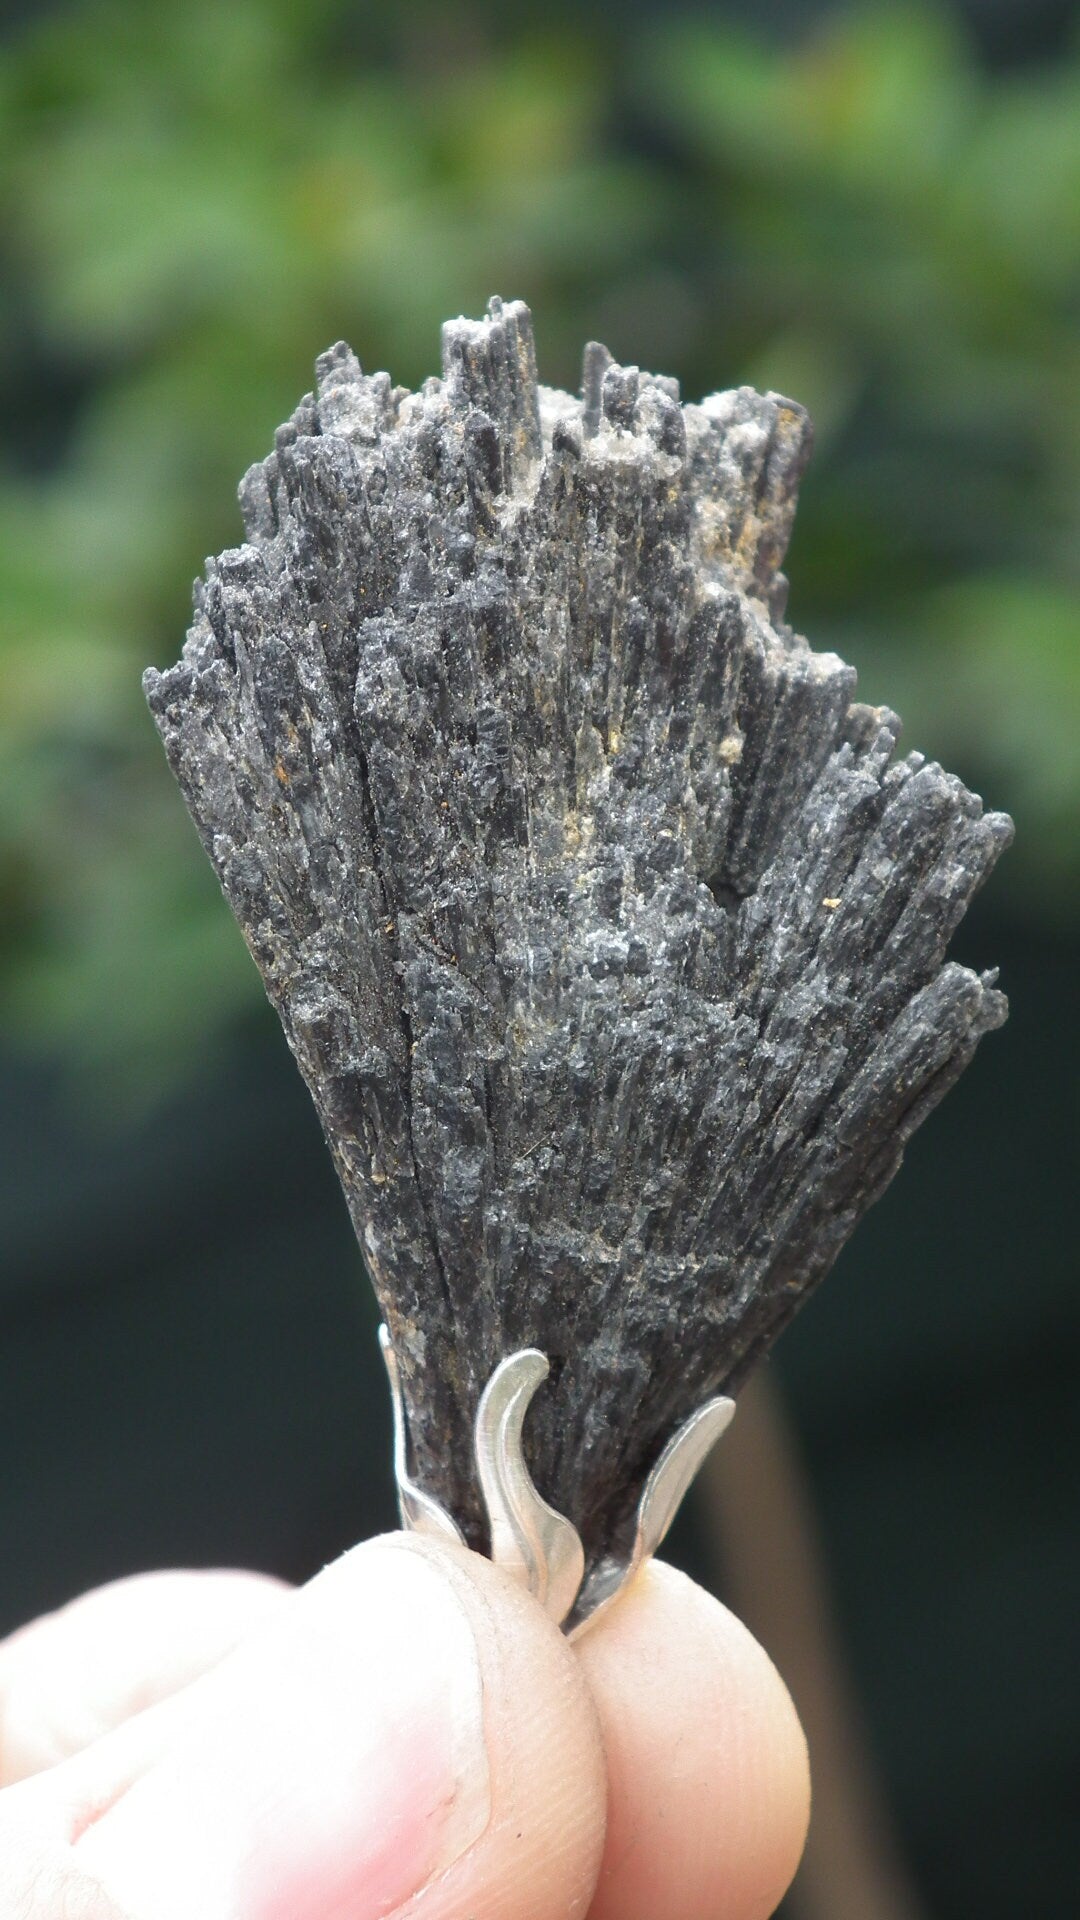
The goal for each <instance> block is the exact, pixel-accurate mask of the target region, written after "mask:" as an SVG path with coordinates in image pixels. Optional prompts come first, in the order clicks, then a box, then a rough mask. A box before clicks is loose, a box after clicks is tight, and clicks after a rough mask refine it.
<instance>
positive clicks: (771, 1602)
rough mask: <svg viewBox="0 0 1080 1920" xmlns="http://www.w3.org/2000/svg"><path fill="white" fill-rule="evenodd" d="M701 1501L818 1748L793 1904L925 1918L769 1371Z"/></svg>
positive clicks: (707, 1525) (702, 1485)
mask: <svg viewBox="0 0 1080 1920" xmlns="http://www.w3.org/2000/svg"><path fill="white" fill-rule="evenodd" d="M697 1499H698V1511H699V1515H700V1518H701V1520H702V1522H703V1524H704V1529H705V1533H706V1540H707V1543H708V1545H709V1546H710V1548H711V1550H712V1555H713V1557H714V1559H715V1561H716V1562H717V1565H718V1571H719V1569H720V1567H721V1566H722V1571H723V1582H722V1584H723V1591H724V1594H725V1597H726V1598H727V1599H729V1600H730V1601H731V1604H732V1606H733V1607H734V1608H735V1611H736V1612H737V1613H738V1614H739V1615H740V1616H741V1617H742V1619H743V1620H745V1622H746V1624H747V1626H748V1627H749V1628H750V1629H751V1631H752V1632H753V1633H754V1634H755V1635H756V1636H757V1638H758V1639H759V1640H760V1641H761V1642H762V1643H763V1645H764V1646H765V1647H766V1648H767V1650H768V1652H769V1653H770V1655H771V1656H772V1658H773V1659H774V1660H775V1661H776V1664H777V1666H778V1667H779V1669H780V1672H781V1673H782V1674H783V1676H784V1679H785V1681H786V1682H787V1685H788V1688H789V1689H790V1692H791V1695H792V1698H793V1700H794V1702H795V1705H796V1707H797V1709H798V1712H799V1715H800V1717H801V1719H802V1723H803V1727H804V1729H805V1732H806V1736H807V1741H808V1744H809V1747H810V1752H811V1754H812V1755H813V1811H812V1814H811V1820H810V1834H809V1838H808V1840H807V1845H806V1852H805V1854H804V1856H803V1861H802V1865H801V1867H800V1868H799V1872H798V1875H797V1877H796V1880H795V1884H794V1887H793V1888H792V1891H791V1893H790V1894H789V1896H788V1902H787V1903H786V1904H785V1912H787V1911H788V1908H789V1907H790V1912H791V1914H792V1920H922V1915H923V1908H922V1904H921V1902H920V1901H919V1899H918V1896H917V1895H916V1892H915V1889H914V1887H913V1886H912V1885H911V1883H910V1880H909V1876H908V1873H907V1869H906V1867H905V1866H904V1863H903V1861H902V1859H901V1856H900V1853H899V1850H898V1847H897V1843H896V1839H895V1835H894V1832H893V1826H892V1820H891V1817H890V1814H889V1811H888V1808H887V1806H886V1804H885V1800H884V1796H883V1793H882V1789H881V1785H880V1782H879V1780H878V1776H877V1770H876V1767H875V1765H874V1762H873V1759H872V1758H871V1755H870V1752H869V1749H868V1747H867V1743H866V1739H865V1735H864V1733H863V1729H862V1725H861V1719H860V1714H859V1710H858V1707H857V1705H856V1701H855V1694H854V1689H853V1687H852V1684H851V1681H850V1678H849V1675H848V1672H847V1668H846V1663H845V1660H844V1657H843V1653H842V1651H841V1648H840V1644H839V1642H838V1640H837V1636H836V1630H835V1627H834V1624H833V1620H832V1613H831V1608H830V1604H829V1597H828V1582H827V1577H826V1574H825V1568H824V1561H823V1557H822V1553H821V1549H820V1545H819V1542H818V1538H817V1532H816V1528H815V1525H814V1518H813V1502H812V1496H811V1493H810V1489H809V1487H808V1485H807V1484H806V1480H805V1477H804V1475H803V1472H802V1468H801V1465H800V1462H799V1458H798V1453H797V1450H796V1447H795V1444H794V1441H793V1439H792V1436H791V1435H790V1433H789V1431H788V1426H787V1421H786V1418H785V1415H784V1410H783V1406H782V1403H781V1400H780V1397H779V1394H778V1392H777V1389H776V1387H775V1386H774V1385H773V1384H772V1382H771V1380H770V1378H769V1377H768V1376H767V1375H766V1374H765V1373H764V1372H761V1371H759V1372H758V1373H757V1374H756V1375H755V1377H754V1378H753V1379H752V1380H751V1381H750V1382H749V1384H748V1385H747V1386H746V1387H744V1388H743V1390H742V1392H741V1394H740V1395H739V1406H738V1418H737V1419H736V1420H735V1422H734V1424H733V1426H732V1429H731V1432H730V1434H729V1435H728V1436H727V1438H726V1439H725V1441H724V1443H723V1445H722V1446H720V1447H717V1449H716V1451H715V1452H714V1453H713V1455H712V1456H711V1458H710V1459H709V1461H708V1463H707V1464H706V1466H705V1468H704V1469H703V1471H702V1473H701V1476H700V1479H699V1482H698V1495H697Z"/></svg>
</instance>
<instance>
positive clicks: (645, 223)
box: [0, 0, 1080, 1079]
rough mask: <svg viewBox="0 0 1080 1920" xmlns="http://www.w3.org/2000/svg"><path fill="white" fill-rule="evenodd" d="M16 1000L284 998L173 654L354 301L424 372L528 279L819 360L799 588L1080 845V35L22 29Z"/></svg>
mask: <svg viewBox="0 0 1080 1920" xmlns="http://www.w3.org/2000/svg"><path fill="white" fill-rule="evenodd" d="M0 265H2V267H3V291H2V293H0V393H2V403H3V407H4V411H5V413H6V415H7V418H8V421H9V434H8V444H7V449H6V453H5V456H4V462H3V466H2V467H0V676H2V687H0V907H2V931H0V969H2V973H0V979H2V1011H3V1015H4V1017H5V1019H6V1021H7V1022H8V1023H9V1025H10V1024H11V1023H14V1024H15V1026H16V1028H17V1030H18V1031H20V1032H21V1033H23V1034H24V1035H28V1036H35V1037H39V1038H46V1039H58V1040H61V1041H62V1043H63V1045H64V1046H65V1049H66V1050H67V1051H68V1052H69V1053H72V1054H75V1055H78V1056H80V1057H81V1058H82V1059H83V1060H84V1061H85V1062H86V1063H87V1064H89V1065H92V1066H96V1065H101V1064H104V1063H106V1062H115V1061H116V1060H117V1059H118V1058H119V1059H123V1060H125V1061H126V1062H128V1063H129V1064H130V1063H134V1066H135V1068H136V1070H138V1071H140V1072H143V1073H145V1074H146V1075H147V1077H148V1078H149V1079H153V1078H154V1077H155V1076H157V1075H159V1074H160V1072H161V1069H162V1066H163V1064H164V1062H165V1061H166V1059H167V1058H169V1057H171V1058H172V1059H173V1060H192V1059H194V1058H197V1057H198V1054H199V1053H200V1052H201V1051H205V1050H208V1049H209V1048H211V1047H212V1046H213V1043H214V1040H215V1036H216V1035H217V1034H218V1033H219V1032H220V1030H221V1027H222V1025H223V1023H227V1022H228V1021H229V1020H231V1019H232V1018H234V1017H235V1015H236V1014H237V1012H238V1011H239V1010H240V1009H242V1008H244V1007H246V1006H250V1005H251V1004H252V1003H253V1001H254V1000H256V999H257V997H258V991H259V990H258V986H257V981H256V976H255V972H254V969H253V968H252V967H251V966H250V963H249V962H248V960H247V958H246V955H245V953H244V950H243V947H242V944H241V942H240V940H239V937H238V936H237V934H236V933H235V930H234V928H233V926H232V922H231V920H230V917H229V915H228V912H227V910H226V908H225V906H224V904H223V903H222V902H221V900H220V899H219V897H218V895H217V891H216V886H215V883H214V880H213V877H212V875H211V873H210V870H209V867H208V865H207V863H206V861H205V860H204V858H203V856H202V854H201V852H200V851H199V849H198V846H197V843H196V840H195V836H194V833H193V832H192V831H191V829H190V827H189V825H188V823H187V820H186V816H185V814H184V811H183V808H182V804H181V802H180V799H179V796H178V795H177V793H176V790H175V788H174V786H173V783H172V780H171V778H170V776H169V774H168V772H167V770H166V767H165V763H164V759H163V757H162V755H161V752H160V749H159V747H158V744H157V740H156V736H155V734H154V733H153V729H152V727H151V725H150V722H149V719H148V717H147V715H146V713H145V710H144V708H143V704H142V699H141V694H140V690H139V674H140V670H141V668H142V666H143V665H144V664H146V663H147V662H150V661H153V662H155V663H156V664H159V665H160V664H164V663H166V662H168V661H170V660H172V659H173V658H174V657H175V655H176V653H177V651H178V648H179V645H180V641H181V638H182V631H183V626H184V623H185V608H186V600H187V583H188V580H189V577H190V575H191V573H192V572H193V571H194V568H195V566H196V565H197V564H198V563H199V561H200V559H201V556H202V555H203V554H205V553H207V552H210V551H213V550H216V549H217V548H219V547H221V546H223V545H227V544H229V543H230V542H232V541H235V539H236V538H237V537H238V533H239V518H238V514H237V511H236V509H235V506H234V504H233V495H234V488H235V484H236V481H237V479H238V478H239V475H240V473H241V472H242V471H243V469H244V468H245V467H246V466H247V465H248V463H249V462H250V461H252V460H253V459H256V458H258V457H260V456H261V455H262V454H263V453H265V452H266V451H267V449H268V447H269V445H270V442H271V437H272V433H273V429H274V427H275V426H276V424H277V423H278V421H279V420H280V419H281V418H283V417H284V416H285V415H286V414H287V413H288V412H289V411H290V410H291V408H292V406H293V405H294V403H295V401H296V400H297V398H298V397H299V395H300V394H301V392H303V390H304V388H305V387H306V386H307V385H308V384H309V381H310V369H311V362H312V360H313V357H314V355H315V353H316V352H317V351H319V350H320V349H321V348H322V347H324V346H325V345H327V344H328V343H329V342H330V341H331V340H333V339H335V338H337V337H339V336H341V335H344V336H346V337H347V338H348V339H349V340H350V341H351V343H352V344H353V345H354V346H355V348H356V349H357V351H358V352H359V354H360V357H361V359H362V361H363V362H364V364H365V365H368V366H375V365H379V366H388V367H389V368H390V369H391V371H392V373H393V375H394V377H395V378H396V379H400V380H404V381H407V382H409V383H410V384H415V383H416V382H417V381H418V380H420V379H422V378H423V377H424V375H425V374H426V373H428V372H430V371H432V370H433V369H434V366H435V364H436V355H437V346H438V327H439V323H440V321H441V320H442V319H443V318H445V317H446V316H447V315H448V314H452V313H457V312H477V311H479V310H480V309H481V308H482V306H483V303H484V301H485V299H486V298H487V296H488V294H489V293H491V292H493V291H499V292H501V293H504V294H506V295H508V296H510V295H515V296H516V295H522V296H523V297H524V298H526V299H528V300H529V302H530V303H531V305H532V307H533V310H534V315H535V319H536V324H537V332H538V339H539V349H540V358H541V372H542V376H543V377H544V378H546V379H548V380H549V381H551V382H553V383H559V384H565V383H569V384H571V385H575V384H576V380H577V366H576V362H577V354H578V351H579V348H580V345H581V343H582V342H583V341H584V340H585V339H586V338H589V337H593V336H598V337H600V338H604V339H606V340H607V342H608V344H609V345H610V346H611V348H612V350H613V351H614V352H615V354H616V355H617V356H618V357H619V358H620V359H623V360H624V361H637V362H639V363H640V364H643V365H647V366H651V367H653V368H655V369H657V370H660V371H665V372H675V373H678V374H679V375H680V376H681V378H682V380H683V383H684V390H685V391H686V392H687V393H688V394H689V395H691V396H693V397H697V396H698V395H699V394H700V393H701V392H703V391H708V390H710V389H712V388H715V387H717V386H726V385H733V384H736V383H738V382H740V381H744V380H750V381H753V382H755V383H757V384H764V385H769V386H773V387H777V388H779V389H781V390H783V391H786V392H789V393H791V394H793V395H794V396H795V397H796V398H798V399H801V400H803V401H805V402H806V403H807V404H808V405H809V406H810V408H811V410H812V412H813V414H814V416H815V419H816V422H817V427H818V445H819V451H818V456H817V458H816V460H815V463H814V465H813V467H812V468H811V472H810V476H809V478H808V481H807V483H806V486H805V489H804V498H803V505H802V508H801V511H800V520H799V526H798V530H797V533H796V537H795V542H794V545H793V549H792V554H791V559H790V569H789V570H790V572H791V575H792V580H793V590H792V601H791V613H792V617H793V619H794V620H795V622H796V624H798V625H799V626H800V627H802V628H803V629H804V630H805V631H807V632H809V634H810V636H811V638H812V639H813V641H814V643H815V644H816V645H819V646H825V645H836V646H837V647H838V648H840V650H842V651H845V652H846V653H847V654H848V655H849V657H851V658H852V659H854V660H855V662H856V664H857V665H858V666H859V667H860V670H861V675H862V684H863V691H864V693H865V694H866V695H867V696H868V697H869V698H871V699H874V700H881V701H884V702H886V703H887V704H889V705H893V706H896V707H898V708H899V710H900V711H901V712H902V713H903V714H904V716H905V719H906V721H907V737H908V739H909V741H910V743H911V744H912V745H916V744H917V745H919V746H921V747H923V748H924V749H927V750H929V751H931V752H933V753H935V754H938V755H940V756H941V757H942V758H943V759H945V760H946V761H947V762H949V763H950V764H951V765H953V766H955V767H956V768H957V769H958V770H959V771H960V772H961V773H963V774H964V775H965V777H966V778H968V779H969V780H970V781H972V782H974V783H976V784H984V785H985V787H986V789H987V791H988V793H989V794H990V796H991V797H992V799H993V801H994V803H995V804H998V805H1005V806H1011V807H1012V809H1013V810H1014V812H1015V813H1016V815H1017V817H1018V825H1019V827H1020V835H1019V839H1018V844H1017V847H1016V848H1015V849H1014V851H1013V852H1012V853H1011V854H1010V856H1009V858H1008V860H1007V861H1006V863H1005V867H1004V870H1003V873H1002V876H1001V878H1000V879H999V880H997V881H995V883H994V884H995V888H997V889H998V895H999V898H1000V899H1001V900H1003V901H1004V900H1010V901H1011V902H1012V903H1013V904H1014V906H1016V908H1017V909H1018V910H1022V911H1024V912H1028V913H1039V914H1044V915H1045V914H1049V915H1054V916H1057V917H1061V916H1062V915H1065V914H1068V913H1072V912H1074V910H1075V900H1076V896H1077V887H1076V882H1077V878H1078V873H1080V750H1078V746H1077V741H1078V739H1080V578H1078V568H1077V539H1076V534H1077V518H1078V507H1080V431H1078V429H1080V364H1078V362H1080V337H1078V331H1077V308H1078V299H1077V296H1078V291H1080V271H1078V268H1080V60H1074V61H1073V62H1072V63H1071V64H1068V65H1066V66H1061V65H1059V66H1057V67H1056V68H1054V69H1053V70H1047V71H1044V72H1032V71H1025V72H1023V73H1022V74H1019V75H1005V76H989V75H987V74H985V73H984V72H982V71H980V69H979V67H978V65H977V63H976V61H975V59H974V57H973V55H972V53H971V51H970V49H969V48H968V47H967V46H966V45H965V43H964V41H963V39H962V37H961V35H960V34H959V31H958V29H957V28H956V26H955V23H954V22H953V21H952V19H951V16H950V15H949V14H947V13H944V12H942V11H941V10H940V9H937V10H932V11H927V10H925V9H922V8H914V9H913V8H910V7H896V6H890V7H887V8H885V9H883V10H877V9H866V8H860V9H859V10H858V11H856V12H853V13H850V14H846V15H838V16H835V17H833V18H831V19H830V20H828V21H827V22H826V23H825V24H824V26H820V27H818V28H817V29H816V30H815V31H814V32H813V34H812V35H811V36H810V37H808V38H807V39H806V40H805V41H804V42H803V43H802V44H800V45H798V46H797V47H795V48H786V49H785V48H781V47H778V46H775V45H769V44H767V43H765V42H756V41H754V40H753V39H750V38H748V37H747V36H746V35H745V34H744V33H742V32H740V31H737V30H736V29H734V28H733V27H731V26H730V25H722V24H718V23H716V22H715V21H713V22H710V23H707V24H702V23H701V22H700V21H698V22H696V23H695V22H692V21H689V20H680V19H678V18H677V17H675V16H671V17H670V18H669V19H668V23H667V24H666V25H665V26H664V27H663V28H662V29H660V30H659V31H658V30H656V29H655V27H653V28H649V29H646V28H644V27H643V28H641V29H635V28H634V27H633V24H632V22H629V21H628V22H627V23H625V24H624V28H623V30H622V31H621V33H620V35H619V36H617V37H614V36H612V35H611V34H610V33H607V34H605V35H603V36H602V37H601V36H600V35H599V32H598V33H597V36H596V37H595V38H593V37H591V36H590V33H589V31H588V29H587V26H586V25H583V24H582V21H581V19H580V18H579V19H578V21H577V23H576V24H574V23H564V24H562V25H560V24H558V23H557V22H554V23H553V21H552V20H549V21H548V24H547V25H546V26H545V27H543V28H538V27H535V26H529V27H521V28H519V29H518V30H517V31H509V32H508V31H507V28H506V22H505V17H502V18H501V20H495V19H493V18H489V16H488V15H487V14H486V13H485V11H484V9H483V7H482V6H477V7H475V8H473V9H472V10H469V9H465V10H463V11H460V12H455V13H452V14H451V13H449V12H448V11H447V10H446V9H439V8H427V9H425V8H424V7H422V6H420V5H410V4H408V0H405V4H403V6H402V7H401V8H400V9H399V10H398V14H397V15H396V16H394V17H392V18H389V19H388V18H387V14H386V10H382V9H378V10H376V9H371V8H365V7H363V6H360V7H358V6H357V5H356V4H351V5H349V4H346V0H230V4H229V5H228V6H227V7H222V6H220V5H218V4H217V3H216V0H188V3H187V4H186V5H185V6H184V7H183V8H153V9H151V8H145V7H143V6H142V5H141V4H140V3H139V0H103V3H102V4H88V5H83V6H75V5H70V4H69V5H67V6H61V7H59V8H54V9H53V11H52V12H51V14H50V15H49V16H48V17H47V18H45V19H44V20H42V21H39V22H37V23H35V24H31V25H29V26H28V27H26V28H24V29H22V30H21V31H20V32H19V33H18V34H16V35H15V36H13V37H12V38H10V39H9V40H8V42H7V44H6V45H5V46H4V47H3V48H2V49H0Z"/></svg>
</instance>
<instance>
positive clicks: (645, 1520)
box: [570, 1395, 735, 1640]
mask: <svg viewBox="0 0 1080 1920" xmlns="http://www.w3.org/2000/svg"><path fill="white" fill-rule="evenodd" d="M734 1413H735V1402H734V1400H729V1399H727V1398H726V1397H725V1396H723V1395H721V1396H718V1397H717V1398H716V1399H715V1400H706V1402H705V1404H704V1406H701V1407H699V1408H698V1410H697V1412H696V1413H692V1414H691V1416H690V1418H689V1420H687V1421H685V1422H684V1424H683V1425H682V1426H681V1427H680V1428H679V1430H678V1432H677V1433H676V1434H674V1435H673V1437H672V1438H671V1439H670V1440H669V1441H668V1443H667V1446H666V1447H665V1448H664V1451H663V1453H662V1454H661V1455H660V1458H659V1460H658V1461H657V1463H656V1465H655V1467H654V1468H653V1470H652V1472H651V1473H650V1475H649V1477H648V1479H647V1481H646V1482H645V1488H644V1491H643V1493H642V1496H641V1500H640V1502H639V1503H638V1511H637V1529H636V1532H635V1534H634V1545H633V1548H632V1550H631V1554H630V1558H629V1560H628V1561H627V1562H626V1563H625V1565H622V1564H620V1563H619V1562H618V1561H617V1560H606V1561H604V1563H603V1564H602V1565H601V1566H600V1567H598V1568H597V1569H596V1572H595V1573H594V1574H593V1575H592V1578H591V1579H590V1581H589V1583H588V1586H587V1587H586V1589H585V1592H584V1594H583V1595H582V1617H581V1618H580V1619H579V1620H578V1621H577V1622H576V1624H575V1625H574V1627H573V1628H572V1629H571V1633H570V1638H571V1639H572V1640H576V1639H577V1638H578V1637H579V1635H581V1634H583V1633H584V1632H586V1630H587V1629H588V1628H589V1627H591V1626H592V1625H593V1624H594V1622H595V1621H597V1620H598V1619H599V1618H600V1616H601V1614H603V1613H606V1612H607V1610H608V1608H609V1607H610V1606H611V1604H612V1602H613V1601H614V1600H616V1599H617V1598H618V1596H619V1594H620V1593H622V1592H623V1590H624V1588H625V1587H627V1586H628V1585H629V1584H630V1581H631V1580H632V1579H633V1578H634V1576H635V1574H636V1573H637V1572H638V1570H639V1568H641V1567H642V1566H643V1565H644V1563H645V1561H646V1560H648V1559H650V1558H651V1556H652V1555H653V1554H654V1553H655V1552H656V1551H657V1549H658V1548H659V1546H660V1545H661V1543H662V1541H663V1540H664V1537H665V1535H666V1534H667V1531H668V1528H669V1527H670V1526H671V1523H672V1521H673V1520H674V1518H675V1515H676V1514H677V1512H678V1511H679V1507H680V1506H681V1504H682V1501H683V1498H684V1497H685V1495H686V1493H687V1492H688V1491H689V1489H690V1486H691V1484H692V1482H693V1481H694V1479H695V1478H696V1476H697V1473H698V1471H699V1469H700V1468H701V1466H702V1465H703V1464H704V1461H705V1459H706V1456H707V1455H708V1454H709V1453H710V1452H711V1451H712V1448H713V1447H714V1446H715V1444H716V1442H717V1441H718V1440H719V1438H720V1435H721V1434H722V1433H724V1432H725V1431H726V1429H727V1428H728V1427H729V1426H730V1425H731V1421H732V1418H733V1416H734Z"/></svg>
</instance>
